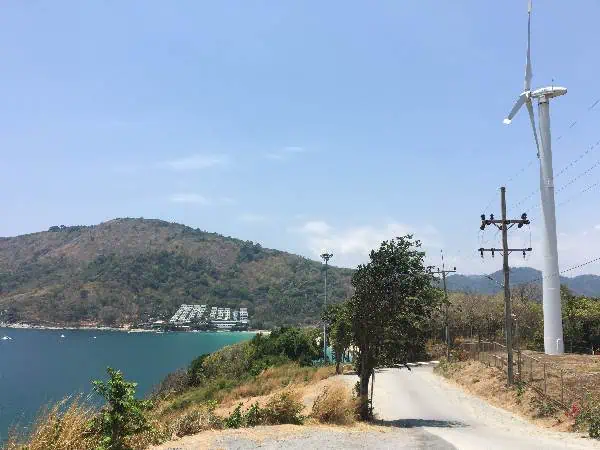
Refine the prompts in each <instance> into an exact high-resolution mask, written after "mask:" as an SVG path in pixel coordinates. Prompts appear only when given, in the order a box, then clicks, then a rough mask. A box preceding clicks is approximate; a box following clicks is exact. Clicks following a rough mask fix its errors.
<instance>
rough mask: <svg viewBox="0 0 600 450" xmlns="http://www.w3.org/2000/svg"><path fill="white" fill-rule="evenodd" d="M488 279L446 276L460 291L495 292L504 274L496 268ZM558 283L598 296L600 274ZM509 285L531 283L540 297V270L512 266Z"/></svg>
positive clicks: (482, 276)
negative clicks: (536, 288)
mask: <svg viewBox="0 0 600 450" xmlns="http://www.w3.org/2000/svg"><path fill="white" fill-rule="evenodd" d="M490 277H491V278H493V280H495V281H493V280H490V279H489V278H487V277H486V276H485V275H450V276H449V277H448V278H447V283H448V289H449V290H451V291H460V292H475V293H478V294H496V293H498V292H500V291H502V285H503V283H504V274H503V272H502V271H501V270H498V271H496V272H494V273H492V274H491V275H490ZM560 283H561V284H564V285H565V286H567V287H568V288H569V289H570V290H571V291H573V292H574V293H575V294H578V295H585V296H588V297H600V276H598V275H578V276H576V277H563V276H561V277H560ZM510 284H511V286H518V285H521V286H522V285H525V284H531V285H532V286H531V287H538V288H539V289H538V290H539V296H540V297H541V285H542V272H540V271H539V270H536V269H532V268H531V267H513V268H511V270H510Z"/></svg>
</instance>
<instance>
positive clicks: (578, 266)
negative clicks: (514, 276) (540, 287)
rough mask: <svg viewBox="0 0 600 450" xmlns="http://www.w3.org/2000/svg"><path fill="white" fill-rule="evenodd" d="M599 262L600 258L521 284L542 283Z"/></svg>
mask: <svg viewBox="0 0 600 450" xmlns="http://www.w3.org/2000/svg"><path fill="white" fill-rule="evenodd" d="M598 261H600V256H599V257H597V258H594V259H591V260H589V261H586V262H584V263H581V264H577V265H575V266H572V267H569V268H567V269H564V270H559V271H558V272H554V273H551V274H550V275H546V276H543V277H538V278H533V279H531V280H529V281H525V282H524V283H521V284H528V283H535V282H536V281H542V280H545V279H546V278H550V277H555V276H557V275H560V274H563V273H566V272H570V271H572V270H575V269H579V268H581V267H584V266H587V265H588V264H593V263H595V262H598Z"/></svg>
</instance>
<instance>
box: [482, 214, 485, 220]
mask: <svg viewBox="0 0 600 450" xmlns="http://www.w3.org/2000/svg"><path fill="white" fill-rule="evenodd" d="M481 221H482V222H483V221H485V214H482V215H481Z"/></svg>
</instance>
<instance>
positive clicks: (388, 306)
mask: <svg viewBox="0 0 600 450" xmlns="http://www.w3.org/2000/svg"><path fill="white" fill-rule="evenodd" d="M420 247H421V243H420V241H418V240H415V241H413V240H412V236H411V235H407V236H404V237H398V238H395V239H393V240H390V241H384V242H383V243H382V244H381V246H380V247H379V249H378V250H373V251H371V254H370V262H369V263H368V264H364V265H363V264H361V265H359V266H358V269H357V271H356V272H355V274H354V276H353V277H352V285H353V286H354V288H355V294H354V295H353V296H352V298H351V299H350V301H349V303H348V308H349V312H350V320H351V323H352V335H353V336H352V337H353V341H354V343H355V345H356V346H357V348H358V357H357V359H356V369H357V372H358V373H359V378H360V379H359V399H360V416H361V418H362V419H368V418H369V417H370V408H369V402H368V394H369V380H370V377H371V376H372V374H373V373H374V370H375V368H376V367H382V366H393V365H406V363H408V362H410V361H415V360H416V359H417V358H418V357H419V356H422V355H423V354H424V353H425V338H426V333H427V331H428V328H429V320H430V318H431V316H432V314H433V312H434V311H435V309H436V307H437V305H438V304H439V302H440V300H441V296H440V293H439V290H438V289H436V288H434V287H433V285H432V280H433V277H432V275H431V274H430V273H429V272H427V271H426V270H425V266H424V257H425V253H424V252H422V251H420Z"/></svg>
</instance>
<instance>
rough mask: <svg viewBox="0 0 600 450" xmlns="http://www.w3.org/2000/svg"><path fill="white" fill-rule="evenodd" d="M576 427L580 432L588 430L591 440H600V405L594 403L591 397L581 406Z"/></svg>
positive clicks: (576, 419)
mask: <svg viewBox="0 0 600 450" xmlns="http://www.w3.org/2000/svg"><path fill="white" fill-rule="evenodd" d="M575 425H576V426H577V428H578V429H580V430H583V429H585V428H587V432H588V434H589V436H590V437H591V438H594V439H600V404H599V403H598V402H597V401H594V400H593V399H592V398H591V396H590V395H588V396H587V398H586V400H585V402H584V404H583V405H582V406H581V409H580V411H579V414H577V416H576V418H575Z"/></svg>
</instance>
